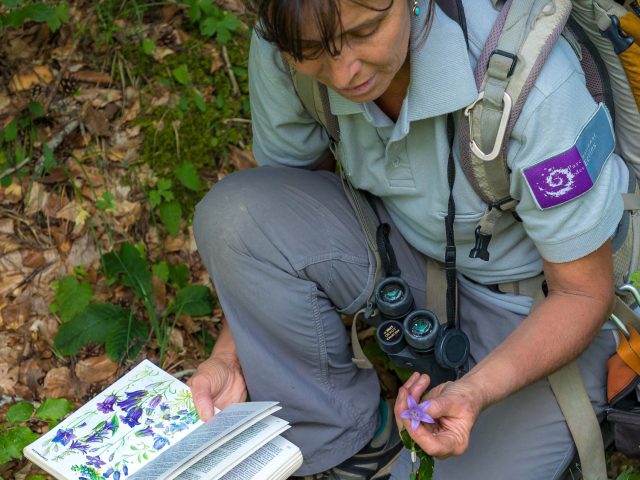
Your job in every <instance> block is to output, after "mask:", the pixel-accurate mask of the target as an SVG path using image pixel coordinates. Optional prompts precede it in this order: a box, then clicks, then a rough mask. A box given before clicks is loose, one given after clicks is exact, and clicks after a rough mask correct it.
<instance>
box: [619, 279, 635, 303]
mask: <svg viewBox="0 0 640 480" xmlns="http://www.w3.org/2000/svg"><path fill="white" fill-rule="evenodd" d="M616 290H617V291H618V292H621V293H630V294H631V295H632V296H633V299H634V300H635V301H636V303H637V304H638V306H640V292H639V291H638V289H637V288H636V287H635V285H633V284H632V283H625V284H624V285H621V286H619V287H616Z"/></svg>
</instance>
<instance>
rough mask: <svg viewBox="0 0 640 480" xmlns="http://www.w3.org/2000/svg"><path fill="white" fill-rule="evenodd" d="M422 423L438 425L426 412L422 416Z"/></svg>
mask: <svg viewBox="0 0 640 480" xmlns="http://www.w3.org/2000/svg"><path fill="white" fill-rule="evenodd" d="M420 421H421V422H425V423H436V421H435V420H434V419H433V418H431V416H430V415H429V414H427V413H424V412H422V414H421V415H420Z"/></svg>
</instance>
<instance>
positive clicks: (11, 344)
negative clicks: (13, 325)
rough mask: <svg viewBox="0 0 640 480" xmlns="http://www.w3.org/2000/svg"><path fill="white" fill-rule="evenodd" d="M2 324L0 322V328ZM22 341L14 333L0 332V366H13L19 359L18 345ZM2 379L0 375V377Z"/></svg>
mask: <svg viewBox="0 0 640 480" xmlns="http://www.w3.org/2000/svg"><path fill="white" fill-rule="evenodd" d="M1 325H2V323H1V322H0V326H1ZM21 343H22V340H21V338H20V336H19V335H18V334H16V333H15V332H7V331H4V330H0V364H2V363H8V364H10V365H15V364H17V363H18V358H20V344H21ZM0 378H2V375H0Z"/></svg>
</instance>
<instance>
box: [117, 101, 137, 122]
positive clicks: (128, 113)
mask: <svg viewBox="0 0 640 480" xmlns="http://www.w3.org/2000/svg"><path fill="white" fill-rule="evenodd" d="M139 116H140V100H139V99H137V98H136V100H135V101H134V102H133V105H131V106H130V107H128V108H126V109H125V111H124V115H123V116H122V119H121V120H120V124H121V125H124V124H125V123H129V122H130V121H131V120H135V119H136V118H138V117H139Z"/></svg>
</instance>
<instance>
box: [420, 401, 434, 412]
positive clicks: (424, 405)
mask: <svg viewBox="0 0 640 480" xmlns="http://www.w3.org/2000/svg"><path fill="white" fill-rule="evenodd" d="M429 405H431V400H425V401H424V402H422V403H421V404H420V405H418V406H419V407H420V410H426V409H427V408H429Z"/></svg>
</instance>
